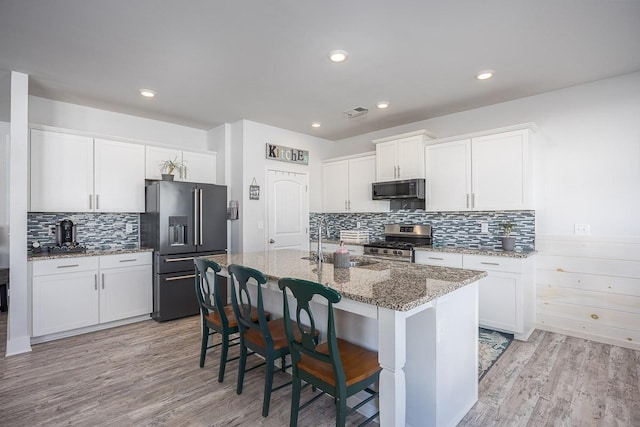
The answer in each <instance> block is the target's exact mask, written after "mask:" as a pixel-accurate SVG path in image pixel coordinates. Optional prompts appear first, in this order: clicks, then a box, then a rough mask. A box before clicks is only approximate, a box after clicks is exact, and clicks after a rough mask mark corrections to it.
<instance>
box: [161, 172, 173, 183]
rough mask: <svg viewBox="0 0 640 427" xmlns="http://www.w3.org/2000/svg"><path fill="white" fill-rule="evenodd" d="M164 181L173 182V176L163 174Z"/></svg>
mask: <svg viewBox="0 0 640 427" xmlns="http://www.w3.org/2000/svg"><path fill="white" fill-rule="evenodd" d="M162 180H163V181H173V174H170V173H163V174H162Z"/></svg>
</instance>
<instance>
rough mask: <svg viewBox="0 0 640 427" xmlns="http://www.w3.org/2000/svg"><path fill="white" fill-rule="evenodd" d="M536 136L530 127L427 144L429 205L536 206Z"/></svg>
mask: <svg viewBox="0 0 640 427" xmlns="http://www.w3.org/2000/svg"><path fill="white" fill-rule="evenodd" d="M530 139H531V129H529V128H526V129H519V130H514V131H507V132H498V133H495V134H485V135H482V136H477V137H467V138H461V139H459V140H450V139H448V140H447V142H443V143H436V144H434V145H429V146H427V147H426V149H425V164H426V184H427V201H426V209H427V210H430V211H464V210H477V211H483V210H522V209H533V208H534V206H533V180H532V163H531V154H530V148H531V144H530Z"/></svg>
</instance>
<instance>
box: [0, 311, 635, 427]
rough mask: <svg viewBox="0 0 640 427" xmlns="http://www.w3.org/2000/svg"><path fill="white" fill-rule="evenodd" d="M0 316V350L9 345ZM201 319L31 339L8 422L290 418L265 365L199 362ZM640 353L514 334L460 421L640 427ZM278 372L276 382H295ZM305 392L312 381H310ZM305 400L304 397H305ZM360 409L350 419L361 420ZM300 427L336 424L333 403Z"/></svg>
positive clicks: (4, 377) (4, 365)
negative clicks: (267, 381) (268, 392)
mask: <svg viewBox="0 0 640 427" xmlns="http://www.w3.org/2000/svg"><path fill="white" fill-rule="evenodd" d="M6 317H7V315H6V313H2V314H0V352H1V354H4V347H5V343H6V335H5V334H6ZM199 336H200V327H199V319H198V318H197V317H191V318H186V319H180V320H177V321H172V322H165V323H157V322H154V321H152V320H149V321H146V322H141V323H137V324H133V325H127V326H122V327H119V328H114V329H110V330H106V331H99V332H94V333H91V334H85V335H82V336H77V337H71V338H66V339H62V340H58V341H55V342H49V343H43V344H38V345H34V346H33V351H32V352H31V353H28V354H22V355H17V356H12V357H9V358H0V426H59V425H78V426H111V425H113V426H225V427H230V426H286V425H288V420H289V407H290V397H291V395H290V389H289V388H285V389H282V390H280V391H276V392H274V393H273V395H272V402H271V410H270V414H269V417H267V418H263V417H262V416H261V407H262V392H263V385H264V379H263V378H264V371H263V369H262V368H259V369H256V370H254V371H251V372H248V373H247V374H246V376H245V386H244V392H243V394H242V395H240V396H238V395H236V393H235V386H236V378H237V372H236V367H237V362H231V363H230V364H228V365H227V374H226V376H225V381H224V383H222V384H219V383H218V382H217V381H216V378H217V372H218V358H217V356H218V353H217V350H212V351H210V353H209V355H208V357H207V362H206V364H205V367H204V368H202V369H201V368H199V367H198V357H199ZM639 377H640V352H638V351H633V350H628V349H624V348H620V347H615V346H611V345H606V344H600V343H595V342H591V341H587V340H583V339H577V338H572V337H567V336H564V335H559V334H553V333H548V332H542V331H536V332H535V333H534V334H533V335H532V337H531V338H530V339H529V341H528V342H519V341H515V342H513V343H512V344H511V346H510V347H509V348H508V349H507V351H506V352H505V354H504V355H503V356H502V357H501V358H500V360H498V362H497V363H496V364H495V365H494V366H493V367H492V368H491V370H490V371H489V372H488V373H487V374H486V375H485V377H484V378H483V379H482V381H481V382H480V386H479V394H480V398H479V401H478V403H477V404H476V405H475V406H474V407H473V408H472V410H471V411H470V412H469V413H468V414H467V415H466V416H465V418H464V419H463V420H462V422H461V423H460V424H459V425H460V426H464V427H466V426H525V425H529V426H640V380H639ZM287 379H288V374H282V373H278V374H276V377H275V380H274V382H275V383H276V384H279V383H281V382H284V381H287ZM304 394H305V395H306V396H309V395H311V390H308V389H307V390H305V392H304ZM303 399H304V397H303ZM361 421H362V417H360V416H351V417H349V418H348V419H347V425H357V424H358V423H359V422H361ZM299 425H300V426H332V425H335V411H334V405H333V400H332V399H331V398H328V397H325V398H321V399H320V400H319V401H317V402H315V403H314V404H312V405H311V406H310V407H309V408H306V409H305V410H303V412H302V413H301V415H300V419H299Z"/></svg>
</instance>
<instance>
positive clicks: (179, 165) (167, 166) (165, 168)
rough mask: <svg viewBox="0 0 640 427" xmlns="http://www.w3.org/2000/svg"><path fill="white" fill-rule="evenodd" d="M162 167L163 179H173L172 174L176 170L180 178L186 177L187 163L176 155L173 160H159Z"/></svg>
mask: <svg viewBox="0 0 640 427" xmlns="http://www.w3.org/2000/svg"><path fill="white" fill-rule="evenodd" d="M160 167H161V168H162V179H163V180H165V181H173V175H174V174H175V172H177V173H178V174H179V176H180V178H186V177H187V165H185V164H184V163H183V162H182V161H181V160H178V157H177V156H176V157H175V158H174V159H173V160H165V161H163V162H160Z"/></svg>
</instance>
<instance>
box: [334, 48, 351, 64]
mask: <svg viewBox="0 0 640 427" xmlns="http://www.w3.org/2000/svg"><path fill="white" fill-rule="evenodd" d="M348 56H349V54H348V53H347V51H346V50H332V51H331V52H329V59H330V60H331V61H332V62H343V61H345V60H346V59H347V57H348Z"/></svg>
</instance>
